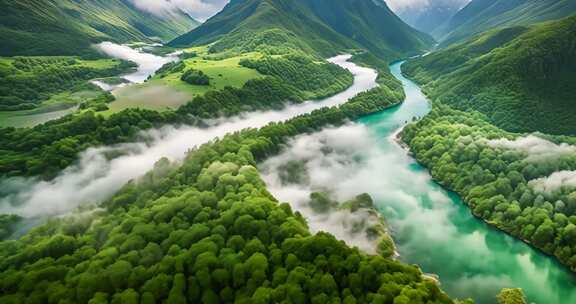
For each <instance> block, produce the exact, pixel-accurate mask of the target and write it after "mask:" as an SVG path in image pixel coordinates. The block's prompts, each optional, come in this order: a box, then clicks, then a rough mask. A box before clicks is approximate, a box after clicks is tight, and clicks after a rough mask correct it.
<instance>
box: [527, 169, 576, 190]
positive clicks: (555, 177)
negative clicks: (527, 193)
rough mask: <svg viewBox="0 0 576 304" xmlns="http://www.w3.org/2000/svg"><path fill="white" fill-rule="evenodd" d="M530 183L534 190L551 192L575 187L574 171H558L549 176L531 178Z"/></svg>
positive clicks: (575, 173)
mask: <svg viewBox="0 0 576 304" xmlns="http://www.w3.org/2000/svg"><path fill="white" fill-rule="evenodd" d="M528 185H530V186H531V187H532V188H533V189H534V190H535V191H536V192H539V193H546V194H553V193H555V192H557V191H560V190H562V189H564V188H566V189H575V188H576V171H567V170H565V171H558V172H554V173H552V174H551V175H550V176H547V177H542V178H538V179H535V180H531V181H530V182H529V183H528Z"/></svg>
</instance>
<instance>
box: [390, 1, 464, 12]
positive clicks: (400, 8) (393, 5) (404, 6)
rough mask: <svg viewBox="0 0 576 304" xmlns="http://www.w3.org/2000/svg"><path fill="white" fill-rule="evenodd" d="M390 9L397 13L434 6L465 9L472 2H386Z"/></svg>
mask: <svg viewBox="0 0 576 304" xmlns="http://www.w3.org/2000/svg"><path fill="white" fill-rule="evenodd" d="M385 1H386V3H387V4H388V6H389V7H390V9H392V10H393V11H394V12H396V13H402V12H404V11H408V10H416V11H418V10H426V9H428V8H430V7H434V6H456V7H459V8H462V7H464V6H465V5H466V4H468V2H470V1H471V0H385Z"/></svg>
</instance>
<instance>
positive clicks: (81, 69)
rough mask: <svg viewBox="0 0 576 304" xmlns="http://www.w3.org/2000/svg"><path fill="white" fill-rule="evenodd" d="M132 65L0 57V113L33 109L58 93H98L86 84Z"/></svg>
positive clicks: (64, 59) (55, 58) (117, 73)
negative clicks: (83, 91) (85, 91)
mask: <svg viewBox="0 0 576 304" xmlns="http://www.w3.org/2000/svg"><path fill="white" fill-rule="evenodd" d="M134 66H135V65H134V64H133V63H131V62H126V61H120V60H116V59H98V60H83V59H80V58H78V57H71V56H63V57H62V56H46V57H12V58H0V111H15V110H27V109H33V108H36V107H38V106H39V105H41V104H42V102H44V101H47V100H49V99H50V98H51V97H52V96H53V95H55V94H58V93H62V92H67V91H82V90H98V91H99V89H97V88H90V87H89V86H90V85H88V84H87V81H88V80H91V79H94V78H102V77H111V76H117V75H119V74H121V73H124V72H128V71H130V70H131V69H132V68H133V67H134Z"/></svg>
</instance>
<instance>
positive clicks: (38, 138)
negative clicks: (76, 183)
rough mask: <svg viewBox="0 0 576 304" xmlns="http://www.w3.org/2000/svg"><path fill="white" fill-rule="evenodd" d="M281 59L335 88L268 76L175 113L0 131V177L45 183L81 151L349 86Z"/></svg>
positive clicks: (345, 76)
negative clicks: (168, 126)
mask: <svg viewBox="0 0 576 304" xmlns="http://www.w3.org/2000/svg"><path fill="white" fill-rule="evenodd" d="M286 58H288V59H286V60H288V61H293V63H292V64H293V65H294V67H295V68H296V69H297V68H298V67H300V68H302V69H306V70H307V71H309V74H306V75H302V77H307V78H305V79H308V80H309V81H308V82H313V80H317V79H330V80H331V82H333V83H335V84H336V85H333V86H332V87H330V88H329V90H327V89H326V88H323V87H321V86H316V87H313V88H311V87H309V86H307V85H304V84H303V83H302V82H298V81H296V80H294V81H290V80H285V81H284V80H282V79H279V78H277V77H275V76H273V75H270V76H268V77H266V78H257V79H253V80H249V81H247V82H246V83H245V85H244V86H243V87H242V88H240V89H237V88H233V87H225V88H224V89H222V90H218V91H209V92H208V93H206V94H204V95H201V96H198V97H196V98H194V99H193V100H192V101H190V102H189V103H187V104H185V105H183V106H181V107H180V108H178V109H177V110H167V111H163V112H156V111H150V110H140V109H127V110H124V111H121V112H119V113H116V114H112V115H110V116H109V117H107V118H104V117H102V116H97V115H95V114H94V113H93V112H92V111H87V112H83V113H79V114H76V115H69V116H66V117H63V118H61V119H58V120H54V121H50V122H48V123H46V124H43V125H38V126H36V127H34V128H29V129H14V128H6V129H0V134H1V135H2V136H1V138H0V151H1V152H2V153H1V154H0V175H9V176H17V175H40V176H41V177H43V178H48V179H49V178H52V177H54V176H55V175H56V174H57V173H58V172H59V171H60V170H62V169H63V168H65V167H67V166H69V165H70V164H71V163H72V162H74V161H75V160H76V158H77V157H78V153H79V152H81V151H83V150H85V149H86V148H88V147H91V146H94V145H109V144H115V143H121V142H126V141H131V140H134V138H135V136H136V135H137V134H138V132H139V131H141V130H145V129H149V128H152V127H159V126H162V125H164V124H181V123H187V124H195V123H197V122H198V119H205V118H217V117H227V116H233V115H237V114H240V113H241V112H244V111H253V110H265V109H278V108H282V107H283V106H284V105H285V103H286V102H302V101H303V100H305V98H307V97H315V98H319V97H323V96H325V95H326V94H335V93H337V92H338V91H340V90H343V89H345V88H346V87H348V86H349V85H351V84H352V75H350V73H349V72H348V71H346V70H344V69H343V68H340V67H337V66H336V65H333V64H331V63H310V61H309V60H306V59H305V58H303V57H300V56H295V55H293V56H288V57H286ZM266 62H268V63H269V64H271V63H270V61H266ZM255 64H256V63H255ZM310 64H313V65H314V67H313V68H312V67H310V66H309V65H310ZM306 66H308V67H307V68H305V67H306ZM165 78H169V77H165ZM322 83H326V82H325V81H324V82H322ZM185 85H188V84H185ZM400 89H401V88H400ZM307 90H316V92H314V91H307ZM330 90H331V91H330ZM395 100H398V99H395ZM109 101H110V96H103V97H101V99H98V100H96V102H94V101H93V103H92V108H93V109H96V110H103V109H104V108H103V107H104V106H106V107H108V106H110V107H112V106H113V105H114V104H115V103H116V101H115V102H112V103H110V104H108V103H107V102H109ZM86 105H87V106H88V105H90V103H88V104H86Z"/></svg>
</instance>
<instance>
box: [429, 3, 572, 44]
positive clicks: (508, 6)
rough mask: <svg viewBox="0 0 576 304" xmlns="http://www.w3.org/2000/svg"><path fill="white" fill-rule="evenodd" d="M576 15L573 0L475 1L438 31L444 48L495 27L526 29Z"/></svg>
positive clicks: (437, 33)
mask: <svg viewBox="0 0 576 304" xmlns="http://www.w3.org/2000/svg"><path fill="white" fill-rule="evenodd" d="M574 13H576V2H574V1H572V0H525V1H510V0H473V1H471V2H470V3H469V4H468V5H467V6H466V7H465V8H463V9H462V10H460V11H459V12H458V13H456V15H454V16H453V17H452V18H451V19H450V20H448V21H447V22H446V23H445V24H444V25H443V26H441V27H440V28H438V29H436V30H435V32H434V34H435V35H434V36H435V37H441V39H440V41H442V45H444V46H447V45H449V44H452V43H455V42H460V41H463V40H465V39H468V38H470V37H471V36H474V35H476V34H479V33H482V32H486V31H489V30H492V29H495V28H502V27H511V26H518V25H521V26H525V25H530V24H534V23H538V22H543V21H548V20H555V19H561V18H564V17H568V16H571V15H573V14H574Z"/></svg>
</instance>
